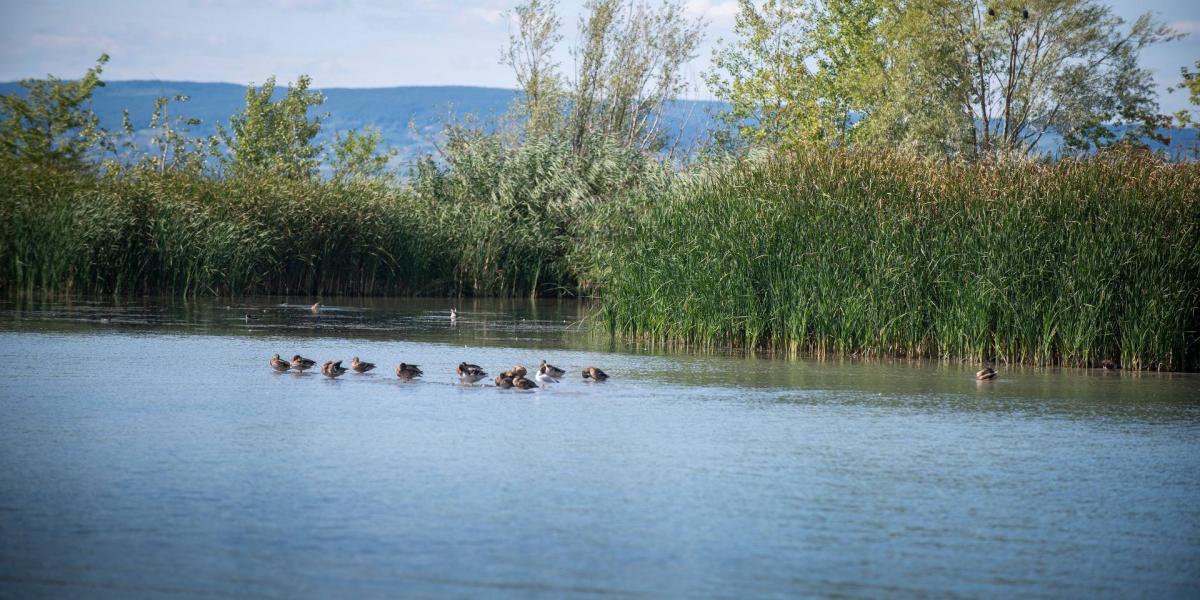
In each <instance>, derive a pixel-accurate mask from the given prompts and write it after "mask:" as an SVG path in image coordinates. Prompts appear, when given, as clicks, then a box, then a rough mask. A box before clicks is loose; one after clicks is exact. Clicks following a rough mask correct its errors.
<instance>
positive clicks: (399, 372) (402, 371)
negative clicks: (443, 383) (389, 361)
mask: <svg viewBox="0 0 1200 600" xmlns="http://www.w3.org/2000/svg"><path fill="white" fill-rule="evenodd" d="M424 374H425V373H424V372H422V371H421V369H418V368H417V365H410V364H408V363H400V366H398V367H396V377H399V378H400V379H404V380H409V379H412V378H414V377H420V376H422V375H424Z"/></svg>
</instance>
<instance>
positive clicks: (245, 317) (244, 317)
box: [242, 313, 258, 323]
mask: <svg viewBox="0 0 1200 600" xmlns="http://www.w3.org/2000/svg"><path fill="white" fill-rule="evenodd" d="M242 320H243V321H245V322H247V323H249V322H250V321H257V320H258V317H255V316H253V315H251V314H250V313H246V314H244V315H242Z"/></svg>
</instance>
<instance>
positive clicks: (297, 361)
mask: <svg viewBox="0 0 1200 600" xmlns="http://www.w3.org/2000/svg"><path fill="white" fill-rule="evenodd" d="M316 364H317V361H315V360H313V359H311V358H304V357H303V356H300V355H299V354H297V355H295V356H293V357H292V368H293V369H295V370H297V371H300V372H301V373H303V372H304V370H305V369H311V368H313V366H315V365H316Z"/></svg>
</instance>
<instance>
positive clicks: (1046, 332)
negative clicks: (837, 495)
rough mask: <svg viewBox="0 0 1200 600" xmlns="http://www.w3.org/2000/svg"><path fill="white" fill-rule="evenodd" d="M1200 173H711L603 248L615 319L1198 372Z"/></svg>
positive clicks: (859, 167) (803, 341)
mask: <svg viewBox="0 0 1200 600" xmlns="http://www.w3.org/2000/svg"><path fill="white" fill-rule="evenodd" d="M1197 190H1200V167H1198V166H1196V165H1171V164H1164V163H1160V162H1156V161H1152V160H1140V161H1139V160H1122V161H1112V162H1110V161H1107V160H1099V159H1097V160H1089V161H1083V162H1073V161H1063V162H1058V163H1053V164H1029V163H1022V164H1013V165H1002V166H987V165H963V164H950V165H946V164H944V163H940V164H939V163H927V162H921V161H917V160H910V159H905V158H902V157H897V156H886V155H880V154H871V155H868V154H848V153H835V152H817V153H812V154H807V155H803V156H798V157H790V158H775V159H772V160H769V161H756V162H754V161H752V162H744V163H741V164H738V165H735V166H733V167H728V168H714V169H708V170H706V171H703V172H701V173H700V174H697V175H693V176H690V177H687V178H685V179H684V180H683V181H681V182H679V183H678V185H676V186H674V187H673V188H672V189H671V190H670V191H668V192H665V193H662V194H660V195H658V196H657V197H654V198H651V199H650V201H648V202H647V203H645V205H644V207H643V208H642V209H640V210H639V211H637V213H636V214H635V215H634V216H633V217H631V219H630V226H629V227H628V229H627V230H626V231H624V232H623V233H621V234H620V235H617V236H614V238H613V239H611V240H610V241H609V243H608V244H607V245H606V247H604V248H600V249H598V250H597V252H598V253H599V254H600V255H601V256H602V257H603V258H602V259H600V260H597V261H596V262H597V263H607V265H608V268H606V269H604V270H603V271H602V273H603V277H602V289H603V299H602V312H601V318H602V319H603V321H604V322H605V323H606V324H607V326H608V327H609V328H610V329H611V330H612V331H615V332H621V333H624V334H629V335H632V336H635V337H639V338H644V339H648V340H654V341H657V342H659V343H663V344H674V345H684V346H697V347H704V346H714V345H726V344H732V345H737V346H745V347H756V348H766V349H769V350H774V351H781V352H789V353H811V354H843V355H855V356H905V357H952V358H961V359H966V360H973V361H982V360H990V359H997V360H1000V361H1004V362H1009V363H1026V364H1042V365H1046V364H1062V365H1096V364H1098V362H1099V361H1100V360H1103V359H1117V360H1120V361H1121V362H1122V363H1123V364H1124V365H1126V366H1127V367H1130V368H1153V369H1181V368H1196V367H1197V366H1198V364H1197V363H1198V350H1200V348H1198V343H1197V330H1198V329H1200V309H1198V308H1197V306H1198V305H1200V230H1198V227H1200V218H1198V217H1200V214H1198V212H1200V201H1198V199H1197V197H1196V196H1197V194H1196V191H1197Z"/></svg>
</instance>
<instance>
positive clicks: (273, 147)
mask: <svg viewBox="0 0 1200 600" xmlns="http://www.w3.org/2000/svg"><path fill="white" fill-rule="evenodd" d="M311 83H312V80H311V79H310V78H309V77H308V76H307V75H301V76H300V77H299V78H298V79H297V80H296V83H295V84H288V87H287V91H286V93H285V94H284V96H283V97H282V98H280V99H278V100H275V99H274V96H275V78H274V77H271V78H269V79H267V81H266V82H265V83H263V85H262V87H260V88H257V89H256V88H255V87H254V86H250V87H249V88H247V89H246V107H245V108H244V109H243V110H242V111H241V112H240V113H238V114H236V115H234V116H232V117H230V119H229V129H225V128H224V127H220V128H219V130H218V135H219V137H220V139H221V141H222V142H223V143H224V144H225V146H226V147H227V148H228V153H227V156H226V157H225V159H224V161H223V162H224V164H225V167H226V168H227V169H228V170H229V171H230V172H231V173H234V174H238V175H240V174H246V173H260V172H271V173H275V174H279V175H283V176H285V177H290V178H296V179H301V178H307V177H315V176H316V175H317V171H318V167H319V166H320V157H321V153H322V151H323V145H322V144H320V143H316V142H314V139H315V138H316V136H317V134H318V133H320V131H321V119H322V115H315V116H313V117H312V118H311V119H310V118H309V116H308V110H309V109H310V108H314V107H318V106H321V105H322V104H323V103H324V102H325V97H324V96H322V95H321V94H320V93H318V92H315V91H311V90H309V86H310V85H311Z"/></svg>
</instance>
